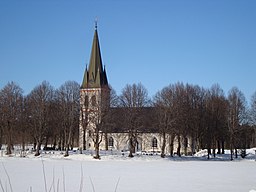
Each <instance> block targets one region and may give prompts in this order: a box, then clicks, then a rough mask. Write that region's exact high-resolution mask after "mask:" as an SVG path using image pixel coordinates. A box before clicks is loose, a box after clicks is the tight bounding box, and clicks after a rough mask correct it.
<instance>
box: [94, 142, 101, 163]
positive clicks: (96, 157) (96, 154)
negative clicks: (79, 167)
mask: <svg viewBox="0 0 256 192" xmlns="http://www.w3.org/2000/svg"><path fill="white" fill-rule="evenodd" d="M93 158H94V159H100V145H99V143H98V142H97V143H95V156H94V157H93Z"/></svg>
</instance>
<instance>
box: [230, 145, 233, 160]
mask: <svg viewBox="0 0 256 192" xmlns="http://www.w3.org/2000/svg"><path fill="white" fill-rule="evenodd" d="M230 160H231V161H233V146H232V144H231V143H230Z"/></svg>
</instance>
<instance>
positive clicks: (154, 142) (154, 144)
mask: <svg viewBox="0 0 256 192" xmlns="http://www.w3.org/2000/svg"><path fill="white" fill-rule="evenodd" d="M152 147H153V148H157V139H156V138H155V137H154V138H153V139H152Z"/></svg>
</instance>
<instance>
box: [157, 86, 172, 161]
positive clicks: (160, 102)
mask: <svg viewBox="0 0 256 192" xmlns="http://www.w3.org/2000/svg"><path fill="white" fill-rule="evenodd" d="M173 88H174V87H173V86H172V85H169V86H168V87H165V88H163V89H162V90H161V91H159V92H158V93H157V94H156V95H155V97H154V107H155V108H156V115H157V119H158V127H159V131H160V133H161V135H162V138H163V144H162V146H161V157H162V158H164V157H165V148H166V139H167V134H170V135H171V138H170V155H171V156H172V155H173V141H174V137H175V133H174V130H173V129H174V122H175V119H174V110H173V107H174V90H173Z"/></svg>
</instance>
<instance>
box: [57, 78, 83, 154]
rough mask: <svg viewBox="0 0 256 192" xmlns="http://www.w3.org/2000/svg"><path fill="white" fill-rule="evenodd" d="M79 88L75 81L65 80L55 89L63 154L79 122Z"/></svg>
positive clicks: (66, 150)
mask: <svg viewBox="0 0 256 192" xmlns="http://www.w3.org/2000/svg"><path fill="white" fill-rule="evenodd" d="M79 89H80V86H79V84H78V83H77V82H75V81H67V82H65V83H64V84H63V85H62V86H61V87H60V88H59V90H58V91H57V95H58V101H59V107H60V108H59V110H60V111H61V117H62V122H61V123H62V127H63V131H64V138H65V155H64V156H68V155H69V153H68V150H69V149H70V146H71V145H72V141H73V140H74V135H75V133H77V132H78V129H77V128H78V122H79V119H78V118H79V97H80V95H79Z"/></svg>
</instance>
